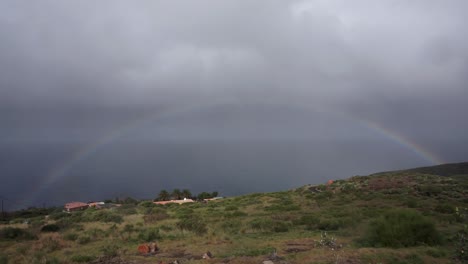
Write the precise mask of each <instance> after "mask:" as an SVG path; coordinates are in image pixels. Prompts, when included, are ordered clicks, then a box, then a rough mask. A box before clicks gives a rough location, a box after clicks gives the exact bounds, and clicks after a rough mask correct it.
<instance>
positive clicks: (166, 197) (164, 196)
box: [158, 190, 170, 201]
mask: <svg viewBox="0 0 468 264" xmlns="http://www.w3.org/2000/svg"><path fill="white" fill-rule="evenodd" d="M169 196H170V195H169V192H168V191H166V190H161V191H160V192H159V195H158V200H159V201H167V200H169Z"/></svg>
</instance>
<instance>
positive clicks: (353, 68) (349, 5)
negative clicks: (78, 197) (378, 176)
mask: <svg viewBox="0 0 468 264" xmlns="http://www.w3.org/2000/svg"><path fill="white" fill-rule="evenodd" d="M465 10H468V2H467V1H464V0H453V1H450V0H449V1H432V0H425V1H423V0H415V1H404V0H401V1H390V0H388V1H378V2H377V1H371V0H367V1H345V0H341V1H339V0H332V1H319V0H317V1H279V0H278V1H216V0H212V1H138V2H129V1H67V2H64V1H59V0H57V1H46V0H44V1H21V0H5V1H1V2H0V39H1V41H0V124H1V126H0V137H1V138H0V143H2V144H3V145H0V147H2V148H3V149H0V155H2V156H1V157H3V162H2V160H1V159H0V162H2V163H0V165H1V166H2V167H0V170H1V172H2V173H4V174H11V175H15V176H17V177H26V176H25V175H27V174H28V173H27V172H25V171H23V170H14V169H11V168H12V166H13V165H11V164H21V163H22V161H21V159H20V157H22V156H24V157H25V159H29V160H30V161H31V164H32V163H34V162H36V163H38V164H39V163H40V166H39V165H38V166H36V167H37V168H38V170H37V171H38V172H37V174H40V175H42V176H43V175H47V174H48V173H50V170H51V169H53V167H54V166H56V165H54V164H56V163H57V162H52V161H44V162H39V161H37V160H35V157H36V156H35V155H32V154H28V155H27V154H24V153H23V152H25V153H29V152H28V151H25V149H27V148H24V149H21V147H17V148H16V147H14V146H15V144H18V146H22V145H21V144H23V143H24V144H27V142H29V141H31V142H35V141H39V142H43V143H44V142H46V143H47V142H52V141H54V142H55V141H56V142H55V143H54V144H56V143H57V142H67V141H69V142H72V141H85V142H87V143H86V144H91V145H92V144H94V143H89V142H94V141H97V142H99V139H100V138H101V137H102V136H103V135H104V136H105V135H107V134H109V133H112V132H113V131H119V130H121V129H122V127H124V128H125V127H128V124H129V122H130V123H131V122H132V120H138V119H141V118H142V117H145V116H147V115H150V116H152V115H155V116H158V117H157V118H156V121H154V120H153V121H151V120H149V121H148V122H146V123H142V125H141V126H140V127H136V128H135V131H131V133H130V135H127V139H128V138H131V137H132V136H133V137H138V138H140V139H144V140H152V139H154V138H158V137H159V139H163V140H164V139H171V140H175V141H177V140H182V139H191V140H207V139H210V138H215V139H218V140H226V139H242V140H246V139H252V138H255V139H261V138H264V139H269V140H278V139H298V138H301V139H304V138H308V139H311V140H316V141H324V140H326V141H327V143H326V144H325V145H326V147H325V146H324V147H323V148H320V153H321V154H323V153H325V154H324V157H327V159H326V158H323V157H322V159H323V160H320V162H316V163H317V164H318V165H320V164H329V165H330V166H332V165H331V164H334V161H335V160H338V159H340V160H343V159H348V158H349V157H350V156H354V158H356V156H355V155H353V154H352V153H353V151H354V150H355V149H354V147H356V146H354V145H353V146H354V147H351V146H348V145H346V147H344V148H346V151H342V149H341V148H340V147H339V146H338V145H339V143H335V145H331V143H330V142H332V141H333V140H334V139H335V140H351V139H353V140H357V139H359V140H362V139H363V138H366V137H368V138H371V139H372V140H374V139H375V137H376V134H375V131H374V132H372V131H371V132H369V131H368V130H369V129H368V128H366V127H365V125H366V122H375V123H378V124H380V125H381V126H382V127H385V128H388V129H389V131H392V132H395V133H397V134H401V135H404V136H405V137H406V138H407V139H408V141H413V140H415V142H416V141H417V143H418V144H419V145H424V146H428V148H429V149H430V150H431V151H432V152H434V153H437V154H439V155H440V156H443V157H445V158H446V160H447V161H452V160H453V161H459V160H465V159H466V155H467V154H466V153H465V152H464V150H463V149H466V145H467V144H468V138H467V137H468V136H467V135H468V133H466V132H467V131H468V123H467V122H464V120H465V119H466V117H465V113H468V88H467V82H468V77H467V76H468V37H467V36H466V34H464V32H465V31H466V28H465V27H466V25H467V22H468V21H467V20H468V18H467V16H466V14H465V13H466V12H465ZM185 108H186V109H188V110H187V111H185V112H184V111H182V110H180V109H185ZM239 109H240V110H239ZM178 111H179V112H180V113H178ZM159 113H160V114H159ZM171 113H173V114H171ZM174 113H175V114H174ZM140 130H141V131H140ZM363 130H365V131H363ZM372 133H374V134H372ZM388 133H390V132H388ZM380 136H381V135H380ZM123 137H124V138H125V135H123ZM381 137H382V136H381ZM380 139H382V138H380ZM385 140H388V139H385ZM18 142H19V143H18ZM25 142H26V143H25ZM337 142H338V141H337ZM441 142H442V143H441ZM340 144H341V143H340ZM366 144H367V145H365V144H364V143H362V144H361V143H359V144H356V145H358V147H357V149H359V148H361V147H362V148H363V153H368V154H369V153H373V152H371V150H372V151H376V145H373V144H371V143H366ZM382 144H383V145H378V146H381V147H382V148H385V149H386V150H388V153H393V154H392V155H390V154H389V157H390V158H389V157H384V156H382V157H381V159H379V158H378V155H373V154H369V155H368V156H366V155H364V154H363V155H362V156H361V157H359V159H360V160H359V162H358V161H355V160H347V161H343V164H345V163H346V164H347V165H346V166H344V165H343V166H344V167H343V168H342V170H341V171H339V169H338V168H337V169H336V171H334V172H333V173H332V174H333V175H336V174H339V173H341V172H344V171H346V172H348V171H349V172H350V173H351V172H353V173H360V172H372V170H373V169H378V168H384V169H386V170H387V169H391V168H401V167H402V166H403V167H404V166H412V164H419V165H420V160H419V161H417V162H416V163H411V162H410V158H411V157H410V158H408V159H406V156H404V155H400V152H399V151H403V150H402V149H393V148H386V147H388V146H387V145H385V144H389V143H388V142H386V143H385V144H384V143H382ZM78 145H79V144H78ZM5 146H8V147H5ZM327 147H328V149H327ZM10 148H13V149H10ZM207 148H209V149H211V147H207ZM259 148H260V147H259ZM44 149H47V148H46V147H44ZM76 149H80V147H75V146H73V147H69V149H67V150H66V151H65V150H60V151H58V150H57V151H56V152H53V151H51V153H49V154H50V155H51V157H52V156H53V157H54V159H56V157H61V156H65V157H67V155H64V154H63V153H62V152H66V153H69V154H68V155H73V153H74V152H76ZM132 149H134V147H133V148H132ZM213 149H216V148H215V147H213ZM247 149H248V148H247V147H246V148H245V149H244V150H243V151H247ZM260 149H262V151H263V149H268V147H263V146H262V147H261V148H260ZM278 149H288V153H289V152H294V151H293V150H292V149H293V148H291V147H283V146H282V147H281V148H278ZM152 151H154V150H148V152H151V153H152ZM210 151H211V150H210ZM210 151H208V150H207V151H206V153H204V154H203V155H202V156H203V157H210V158H206V159H203V158H201V160H203V162H201V161H200V162H198V163H197V161H196V157H195V156H196V155H194V156H191V157H189V158H187V163H188V164H192V165H190V166H189V167H190V168H193V169H194V170H195V171H197V169H198V170H199V171H200V173H199V174H196V173H195V174H196V175H201V174H203V175H205V174H206V175H208V174H210V173H214V172H210V169H207V168H209V167H208V166H206V167H207V168H205V167H204V168H203V169H201V168H200V166H201V165H200V164H205V162H206V163H207V164H208V163H210V162H209V161H210V160H211V158H212V155H213V153H214V152H213V153H211V152H210ZM249 151H250V150H249ZM262 151H260V152H261V153H265V154H264V155H265V157H264V158H263V160H262V161H260V162H259V164H263V165H262V166H264V167H268V164H273V163H275V164H277V161H272V160H275V159H279V158H278V157H270V156H268V155H271V151H270V150H265V151H264V152H262ZM278 151H280V150H278ZM308 151H309V150H303V153H302V154H301V155H302V156H301V155H297V156H294V155H292V156H291V157H294V159H296V160H299V161H301V160H302V161H303V163H301V164H298V163H296V161H291V162H290V163H288V164H289V165H290V166H289V167H288V166H284V170H285V171H287V170H288V169H289V168H292V167H294V168H299V169H297V171H296V172H297V174H298V175H299V174H300V175H306V174H307V173H309V172H310V170H312V169H311V168H312V167H310V166H309V165H307V166H306V160H307V159H306V158H304V157H306V156H307V155H311V156H314V155H318V154H317V153H316V152H314V153H312V154H311V153H309V152H308ZM168 152H170V151H168ZM176 152H177V151H176ZM208 152H210V153H208ZM215 152H216V151H215ZM8 153H20V154H18V155H17V157H16V156H15V157H16V158H15V157H10V156H9V154H8ZM34 153H35V152H34ZM54 153H58V154H54ZM174 153H175V152H174ZM177 153H185V152H184V151H178V152H177ZM304 153H306V154H304ZM283 154H284V153H283ZM283 154H278V155H279V156H281V155H283ZM180 155H182V154H177V155H174V157H175V156H177V157H178V156H180ZM224 155H226V158H225V159H223V160H222V162H221V163H222V164H225V165H226V166H225V167H223V169H221V167H222V166H221V165H220V167H219V168H214V169H215V170H216V169H219V171H216V173H218V172H219V174H222V171H223V170H224V169H226V168H229V166H231V165H229V160H230V158H231V157H232V156H235V157H237V158H238V159H240V160H243V159H242V158H243V155H238V156H236V155H232V154H231V153H228V154H226V153H224ZM334 155H336V156H334ZM215 156H216V155H215ZM220 156H221V157H222V155H220ZM259 156H260V155H259ZM289 156H290V155H287V154H284V156H281V158H284V159H286V158H287V157H289ZM314 157H316V158H317V159H320V155H318V156H314ZM41 158H46V157H41ZM366 158H369V161H371V162H368V161H367V160H366ZM413 158H414V157H413ZM57 159H58V158H57ZM233 159H235V158H233ZM303 159H304V160H303ZM143 160H144V159H143ZM174 160H175V158H174ZM174 160H172V161H171V162H174V164H178V163H177V162H175V161H174ZM10 161H11V162H10ZM354 161H355V162H354ZM151 162H152V161H148V164H151ZM171 162H169V161H168V162H167V163H164V164H166V165H164V166H163V165H161V166H162V167H164V168H166V167H167V168H166V169H161V170H162V171H165V172H167V171H170V169H169V167H171V166H170V165H171V164H172V163H171ZM223 162H224V163H223ZM353 162H354V163H353ZM365 162H367V163H372V164H373V165H369V166H368V167H366V168H364V169H362V170H359V169H358V168H360V166H363V164H365ZM418 162H419V163H418ZM49 163H50V164H49ZM8 164H10V165H8ZM44 164H49V165H44ZM145 164H146V163H145ZM167 164H169V165H167ZM376 164H381V167H379V166H377V165H376ZM250 165H251V164H250ZM250 165H249V164H246V165H245V166H246V167H245V168H247V169H246V170H247V171H251V172H252V173H253V174H255V173H258V174H262V173H263V174H264V175H267V174H268V173H272V172H271V171H270V170H274V168H273V169H271V168H268V169H262V168H255V167H254V166H250ZM423 165H426V164H423ZM8 166H10V167H8ZM122 166H124V167H125V164H122ZM249 166H250V167H249ZM295 166H296V167H295ZM385 166H386V167H385ZM33 167H34V166H33ZM91 167H93V166H91ZM143 167H144V166H143ZM238 167H241V166H240V165H239V166H238ZM313 167H314V168H315V170H317V171H319V172H320V174H322V173H325V171H327V168H325V167H329V166H324V167H321V168H319V166H313ZM93 168H94V167H93ZM249 168H250V169H249ZM101 169H102V168H101ZM133 169H134V168H133V167H132V168H130V167H129V169H128V170H133ZM153 169H154V168H153ZM241 169H242V168H241ZM82 170H84V169H83V168H82ZM201 171H202V172H203V173H201ZM292 171H294V169H293V170H292ZM145 173H146V174H147V175H148V177H151V175H152V172H150V171H149V170H148V171H146V172H144V173H143V172H142V174H145ZM178 173H179V174H182V175H183V174H184V173H185V172H178ZM230 173H231V174H236V172H230ZM71 174H73V173H71ZM85 174H86V173H85ZM88 174H89V175H88V176H87V177H89V178H93V177H95V175H92V173H91V172H89V173H88ZM110 174H112V173H110ZM146 174H145V175H146ZM231 174H229V175H231ZM273 174H274V173H273ZM275 175H276V174H275ZM250 176H251V175H250V174H249V173H245V177H246V178H249V177H250ZM343 176H348V174H346V175H343ZM31 177H33V176H31ZM37 177H39V176H37ZM77 177H78V176H77ZM83 177H84V176H83ZM145 177H146V176H145ZM210 177H211V176H210ZM274 177H276V178H278V179H279V178H281V175H276V176H274ZM323 177H325V176H323ZM72 178H73V177H71V178H70V179H69V180H74V178H73V179H72ZM123 178H125V177H124V176H122V179H123ZM214 178H215V177H214V176H213V178H212V179H214ZM213 182H214V181H213ZM299 183H302V182H300V181H298V182H297V184H299ZM213 184H214V183H213ZM239 184H240V183H239ZM289 184H296V182H292V183H289ZM123 185H125V184H123ZM123 185H122V186H123ZM240 185H242V184H240ZM277 186H282V184H281V182H279V183H277ZM239 188H241V187H239ZM10 189H14V188H10ZM0 191H2V190H1V189H0Z"/></svg>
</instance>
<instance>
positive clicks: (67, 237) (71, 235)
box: [63, 233, 78, 241]
mask: <svg viewBox="0 0 468 264" xmlns="http://www.w3.org/2000/svg"><path fill="white" fill-rule="evenodd" d="M63 238H64V239H65V240H69V241H75V240H76V239H77V238H78V234H76V233H67V234H65V235H64V236H63Z"/></svg>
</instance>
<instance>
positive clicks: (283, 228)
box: [272, 221, 289, 233]
mask: <svg viewBox="0 0 468 264" xmlns="http://www.w3.org/2000/svg"><path fill="white" fill-rule="evenodd" d="M272 231H274V232H276V233H282V232H288V231H289V225H288V224H287V223H285V222H279V221H275V222H274V224H273V226H272Z"/></svg>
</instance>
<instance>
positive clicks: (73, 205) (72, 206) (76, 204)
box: [64, 202, 89, 212]
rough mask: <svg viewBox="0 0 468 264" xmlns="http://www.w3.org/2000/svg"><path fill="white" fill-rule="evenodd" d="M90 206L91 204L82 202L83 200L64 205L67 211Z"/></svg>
mask: <svg viewBox="0 0 468 264" xmlns="http://www.w3.org/2000/svg"><path fill="white" fill-rule="evenodd" d="M88 207H89V205H88V204H87V203H82V202H71V203H67V204H65V206H64V208H65V211H67V212H74V211H80V210H85V209H86V208H88Z"/></svg>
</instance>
